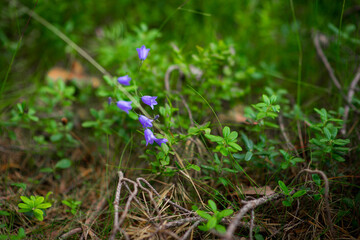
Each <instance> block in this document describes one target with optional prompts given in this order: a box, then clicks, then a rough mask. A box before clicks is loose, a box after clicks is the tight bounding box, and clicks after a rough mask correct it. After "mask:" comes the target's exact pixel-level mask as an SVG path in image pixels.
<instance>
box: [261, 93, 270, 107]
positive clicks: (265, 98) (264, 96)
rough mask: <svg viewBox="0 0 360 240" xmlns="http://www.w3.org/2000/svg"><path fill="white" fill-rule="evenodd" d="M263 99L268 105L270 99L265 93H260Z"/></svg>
mask: <svg viewBox="0 0 360 240" xmlns="http://www.w3.org/2000/svg"><path fill="white" fill-rule="evenodd" d="M262 98H263V101H264V103H266V104H267V105H270V104H271V103H270V99H269V97H268V96H266V95H265V94H263V95H262Z"/></svg>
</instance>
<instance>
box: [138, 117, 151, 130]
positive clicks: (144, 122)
mask: <svg viewBox="0 0 360 240" xmlns="http://www.w3.org/2000/svg"><path fill="white" fill-rule="evenodd" d="M139 121H140V123H141V125H142V126H143V128H148V127H152V126H153V125H152V122H153V121H154V120H152V119H149V118H147V117H145V116H144V115H140V116H139Z"/></svg>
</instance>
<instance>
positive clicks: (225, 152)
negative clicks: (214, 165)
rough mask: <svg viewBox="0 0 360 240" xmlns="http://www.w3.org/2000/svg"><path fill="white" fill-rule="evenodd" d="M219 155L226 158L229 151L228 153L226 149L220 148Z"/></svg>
mask: <svg viewBox="0 0 360 240" xmlns="http://www.w3.org/2000/svg"><path fill="white" fill-rule="evenodd" d="M219 146H220V145H219ZM220 153H221V154H222V155H223V156H225V157H227V155H228V154H229V151H228V150H227V149H226V148H224V147H221V148H220Z"/></svg>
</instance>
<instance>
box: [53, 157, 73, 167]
mask: <svg viewBox="0 0 360 240" xmlns="http://www.w3.org/2000/svg"><path fill="white" fill-rule="evenodd" d="M69 167H71V160H69V159H67V158H64V159H61V160H60V161H58V162H57V163H56V165H55V168H60V169H65V168H69Z"/></svg>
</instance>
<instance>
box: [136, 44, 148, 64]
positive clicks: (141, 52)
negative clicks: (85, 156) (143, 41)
mask: <svg viewBox="0 0 360 240" xmlns="http://www.w3.org/2000/svg"><path fill="white" fill-rule="evenodd" d="M136 51H137V52H138V54H139V58H140V60H141V61H144V60H145V59H146V57H147V55H148V54H149V51H150V48H146V47H145V46H144V45H142V46H141V48H136Z"/></svg>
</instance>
